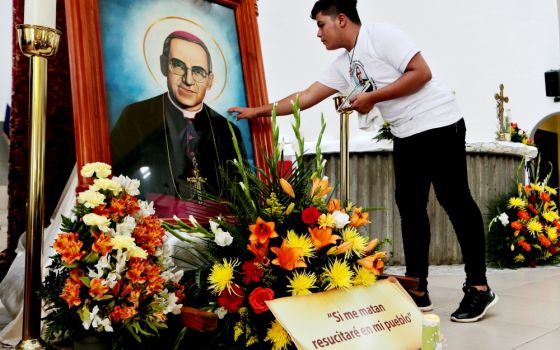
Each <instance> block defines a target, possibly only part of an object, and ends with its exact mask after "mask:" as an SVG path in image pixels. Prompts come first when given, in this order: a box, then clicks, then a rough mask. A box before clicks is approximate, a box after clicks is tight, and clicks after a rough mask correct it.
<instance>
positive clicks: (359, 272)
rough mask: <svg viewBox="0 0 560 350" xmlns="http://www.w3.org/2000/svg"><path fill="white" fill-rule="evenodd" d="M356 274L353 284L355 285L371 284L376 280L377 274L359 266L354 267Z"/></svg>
mask: <svg viewBox="0 0 560 350" xmlns="http://www.w3.org/2000/svg"><path fill="white" fill-rule="evenodd" d="M354 271H356V275H355V277H354V281H353V284H354V285H355V286H366V287H367V286H371V285H372V284H374V283H375V281H377V276H376V275H375V274H374V273H373V272H371V271H370V270H368V269H365V268H363V267H361V266H358V267H355V268H354Z"/></svg>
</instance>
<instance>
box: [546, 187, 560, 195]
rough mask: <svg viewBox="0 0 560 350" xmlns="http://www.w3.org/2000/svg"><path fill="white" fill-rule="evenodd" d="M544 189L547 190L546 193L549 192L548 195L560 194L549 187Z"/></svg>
mask: <svg viewBox="0 0 560 350" xmlns="http://www.w3.org/2000/svg"><path fill="white" fill-rule="evenodd" d="M544 189H545V190H546V192H548V193H550V194H553V195H556V194H558V192H557V191H556V189H555V188H552V187H548V186H544Z"/></svg>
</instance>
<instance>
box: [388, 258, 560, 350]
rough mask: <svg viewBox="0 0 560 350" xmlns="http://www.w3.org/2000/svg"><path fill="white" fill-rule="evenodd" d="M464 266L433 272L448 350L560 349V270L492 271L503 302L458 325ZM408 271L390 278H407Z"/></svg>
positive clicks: (493, 284) (437, 268)
mask: <svg viewBox="0 0 560 350" xmlns="http://www.w3.org/2000/svg"><path fill="white" fill-rule="evenodd" d="M462 269H463V266H462V265H457V266H434V267H431V268H430V277H429V284H430V285H429V290H430V296H431V299H432V302H433V304H434V311H433V313H435V314H437V315H439V316H440V318H441V332H442V334H443V337H444V343H443V347H444V349H449V350H514V349H515V350H557V349H560V266H546V267H538V268H523V269H518V270H496V269H489V270H488V283H489V284H490V286H491V287H492V289H493V290H494V291H495V292H496V294H498V296H499V298H500V300H499V302H498V304H497V305H496V306H494V307H493V308H491V309H489V310H488V312H487V314H486V316H485V317H484V318H483V320H482V321H480V322H476V323H470V324H469V323H455V322H451V321H450V320H449V315H450V314H451V313H452V312H453V311H455V309H456V308H457V306H458V304H459V301H460V300H461V298H462V296H463V292H462V291H461V286H462V283H463V280H464V273H463V270H462ZM402 272H403V269H402V268H394V267H393V268H389V269H388V273H400V274H402Z"/></svg>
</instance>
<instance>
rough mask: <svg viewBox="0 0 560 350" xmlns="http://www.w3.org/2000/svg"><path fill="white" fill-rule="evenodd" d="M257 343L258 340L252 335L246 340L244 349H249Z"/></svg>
mask: <svg viewBox="0 0 560 350" xmlns="http://www.w3.org/2000/svg"><path fill="white" fill-rule="evenodd" d="M258 342H259V338H258V337H257V336H256V335H252V336H251V337H249V339H247V342H246V343H245V346H246V347H249V346H251V345H253V344H256V343H258Z"/></svg>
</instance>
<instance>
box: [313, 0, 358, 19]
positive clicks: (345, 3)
mask: <svg viewBox="0 0 560 350" xmlns="http://www.w3.org/2000/svg"><path fill="white" fill-rule="evenodd" d="M357 3H358V0H319V1H317V2H316V3H315V5H313V9H312V10H311V18H312V19H315V18H316V17H317V14H318V13H319V12H322V13H323V14H324V15H327V16H331V17H335V16H337V15H339V14H341V13H342V14H344V15H345V16H346V17H348V19H350V20H351V21H352V22H354V23H356V24H362V22H361V21H360V16H359V15H358V10H357V9H356V4H357Z"/></svg>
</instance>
